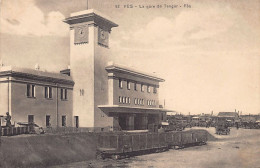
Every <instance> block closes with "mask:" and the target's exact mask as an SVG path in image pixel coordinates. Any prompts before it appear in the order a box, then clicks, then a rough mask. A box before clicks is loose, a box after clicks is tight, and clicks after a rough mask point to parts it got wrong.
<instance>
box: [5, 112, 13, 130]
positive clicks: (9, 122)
mask: <svg viewBox="0 0 260 168" xmlns="http://www.w3.org/2000/svg"><path fill="white" fill-rule="evenodd" d="M11 118H12V117H11V116H10V114H9V112H6V117H5V120H6V126H7V127H11V126H12V124H11Z"/></svg>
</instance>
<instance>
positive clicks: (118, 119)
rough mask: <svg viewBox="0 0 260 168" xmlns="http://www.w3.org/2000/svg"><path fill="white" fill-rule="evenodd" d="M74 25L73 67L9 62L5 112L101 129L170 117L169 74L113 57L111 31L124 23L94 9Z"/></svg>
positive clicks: (16, 118)
mask: <svg viewBox="0 0 260 168" xmlns="http://www.w3.org/2000/svg"><path fill="white" fill-rule="evenodd" d="M64 22H65V23H67V24H68V28H69V30H70V69H65V70H62V71H60V73H49V72H43V71H41V70H39V69H38V70H32V69H25V68H14V67H5V66H3V67H2V68H1V71H0V115H5V113H6V112H7V111H8V112H9V113H10V114H11V116H12V122H26V121H28V122H29V121H31V120H32V118H33V121H34V122H35V123H36V124H38V125H40V126H42V127H48V126H52V127H54V126H57V127H81V128H89V129H92V130H94V131H95V130H97V131H106V130H118V129H119V130H145V129H148V125H149V124H154V125H159V124H160V123H161V122H162V121H165V120H166V112H167V111H170V110H166V109H164V108H162V106H160V104H159V83H160V82H164V79H162V78H159V77H157V76H155V75H151V74H149V73H144V72H141V71H138V70H135V69H132V68H129V67H127V66H123V65H119V64H115V63H113V57H112V55H111V53H110V50H109V35H110V33H111V30H112V28H113V27H117V26H118V25H117V24H116V23H115V22H113V21H112V20H111V19H109V17H107V16H105V15H103V14H101V13H100V12H98V11H95V10H93V9H89V10H85V11H81V12H76V13H72V14H71V15H70V17H68V18H66V19H65V20H64Z"/></svg>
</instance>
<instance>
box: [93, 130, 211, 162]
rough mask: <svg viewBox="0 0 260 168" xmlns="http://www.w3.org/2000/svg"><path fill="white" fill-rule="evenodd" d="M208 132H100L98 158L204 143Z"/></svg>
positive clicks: (125, 155)
mask: <svg viewBox="0 0 260 168" xmlns="http://www.w3.org/2000/svg"><path fill="white" fill-rule="evenodd" d="M207 135H208V132H207V131H206V130H202V129H195V130H192V129H191V130H187V131H172V132H163V133H154V132H153V133H150V132H142V133H140V132H139V133H107V134H100V135H99V136H98V142H97V153H96V157H97V159H105V158H112V159H121V158H126V157H131V156H135V155H142V154H146V153H154V152H163V151H167V150H169V149H181V148H185V147H188V146H194V145H204V144H206V142H207Z"/></svg>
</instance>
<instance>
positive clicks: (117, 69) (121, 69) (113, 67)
mask: <svg viewBox="0 0 260 168" xmlns="http://www.w3.org/2000/svg"><path fill="white" fill-rule="evenodd" d="M106 70H107V72H108V73H112V72H120V73H124V74H129V75H132V76H138V77H141V78H146V79H150V80H154V81H157V82H164V81H165V80H164V79H162V78H158V77H156V76H152V75H148V74H145V73H141V72H137V71H134V70H132V69H130V68H124V67H120V66H116V65H111V66H107V67H106Z"/></svg>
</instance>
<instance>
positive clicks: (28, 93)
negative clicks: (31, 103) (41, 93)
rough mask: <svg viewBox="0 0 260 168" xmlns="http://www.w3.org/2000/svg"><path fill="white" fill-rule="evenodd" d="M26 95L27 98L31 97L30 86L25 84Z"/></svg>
mask: <svg viewBox="0 0 260 168" xmlns="http://www.w3.org/2000/svg"><path fill="white" fill-rule="evenodd" d="M26 95H27V97H30V96H31V85H30V84H27V90H26Z"/></svg>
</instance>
